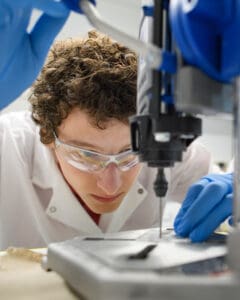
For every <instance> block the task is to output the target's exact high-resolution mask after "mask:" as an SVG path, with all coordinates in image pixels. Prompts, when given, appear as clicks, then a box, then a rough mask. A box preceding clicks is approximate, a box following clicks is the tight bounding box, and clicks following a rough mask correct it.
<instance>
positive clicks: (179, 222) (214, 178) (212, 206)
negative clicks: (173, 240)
mask: <svg viewBox="0 0 240 300" xmlns="http://www.w3.org/2000/svg"><path fill="white" fill-rule="evenodd" d="M232 192H233V174H232V173H231V174H211V175H208V176H204V177H203V178H201V179H200V180H199V181H198V182H197V183H195V184H193V185H192V186H191V187H190V189H189V190H188V193H187V195H186V198H185V200H184V201H183V204H182V206H181V208H180V210H179V212H178V214H177V216H176V218H175V221H174V230H175V232H176V234H177V235H179V236H181V237H189V238H190V239H191V240H192V242H202V241H204V240H206V239H207V238H208V237H209V236H210V235H211V233H212V232H213V231H214V230H215V229H216V228H217V227H218V226H219V225H220V224H221V223H222V222H223V221H224V220H225V219H226V218H228V217H229V216H231V214H232V207H233V205H232V198H233V195H232Z"/></svg>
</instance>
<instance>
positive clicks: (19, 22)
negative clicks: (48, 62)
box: [0, 0, 69, 109]
mask: <svg viewBox="0 0 240 300" xmlns="http://www.w3.org/2000/svg"><path fill="white" fill-rule="evenodd" d="M34 8H36V9H39V10H41V11H42V12H43V13H42V15H41V17H40V18H39V19H38V21H37V23H36V24H35V26H34V28H33V29H32V30H31V32H29V33H28V32H27V27H28V25H29V20H30V17H31V13H32V10H33V9H34ZM68 15H69V9H68V8H67V7H66V5H65V4H63V3H62V2H61V1H60V2H59V1H55V0H0V41H1V47H0V109H1V108H3V107H5V106H6V105H8V104H9V103H10V102H11V101H12V100H14V99H15V98H16V97H18V96H19V95H20V94H21V93H22V92H23V91H24V90H25V89H26V88H28V87H29V86H30V85H31V84H32V82H33V81H34V80H35V79H36V77H37V75H38V73H39V71H40V70H41V68H42V66H43V63H44V61H45V58H46V55H47V53H48V50H49V48H50V46H51V44H52V42H53V40H54V38H55V37H56V35H57V34H58V33H59V31H60V30H61V28H62V26H63V25H64V23H65V21H66V20H67V17H68Z"/></svg>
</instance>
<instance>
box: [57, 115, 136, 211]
mask: <svg viewBox="0 0 240 300" xmlns="http://www.w3.org/2000/svg"><path fill="white" fill-rule="evenodd" d="M57 134H58V138H59V140H60V141H62V142H64V143H67V144H70V145H74V146H78V147H80V148H82V149H85V150H91V151H94V152H98V153H101V154H107V155H109V154H110V155H113V154H114V155H115V154H119V153H122V152H124V151H126V150H128V149H131V141H130V131H129V126H128V125H126V124H124V123H122V122H120V121H118V120H115V119H113V120H111V121H109V122H108V123H107V124H106V128H105V129H99V128H97V127H94V126H93V125H91V123H90V119H89V116H88V114H87V113H86V112H84V111H81V110H79V109H74V110H73V111H72V112H71V113H70V114H69V116H68V117H67V118H66V119H65V120H64V121H63V122H62V124H61V125H60V126H59V127H58V131H57ZM55 153H56V158H57V161H58V163H59V166H60V168H61V171H62V173H63V176H64V178H65V180H66V181H67V182H68V184H69V185H70V186H71V187H72V189H73V190H74V192H75V193H76V194H77V195H78V196H79V197H80V198H81V199H82V201H83V202H84V203H85V204H86V205H87V207H88V208H90V210H92V211H93V212H95V213H97V214H103V213H108V212H112V211H114V210H116V209H117V208H118V207H119V205H120V204H121V202H122V200H123V198H124V197H125V195H126V194H127V193H128V191H129V189H130V188H131V186H132V185H133V183H134V181H135V179H136V177H137V176H138V173H139V171H140V169H141V165H140V164H139V163H137V164H136V165H135V166H133V167H132V168H130V169H129V170H127V171H122V170H120V169H119V167H118V166H117V165H116V163H115V162H110V163H109V164H108V165H107V166H106V167H105V168H103V169H102V170H98V171H91V172H89V171H83V170H79V168H77V167H75V166H73V164H70V163H69V162H67V160H66V159H65V158H64V156H63V155H62V152H61V146H60V147H57V148H55Z"/></svg>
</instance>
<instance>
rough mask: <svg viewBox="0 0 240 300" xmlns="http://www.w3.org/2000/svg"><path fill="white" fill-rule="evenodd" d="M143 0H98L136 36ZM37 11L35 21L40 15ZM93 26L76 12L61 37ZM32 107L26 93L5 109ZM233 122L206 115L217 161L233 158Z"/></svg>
mask: <svg viewBox="0 0 240 300" xmlns="http://www.w3.org/2000/svg"><path fill="white" fill-rule="evenodd" d="M140 6H141V0H97V9H98V11H99V12H100V15H101V16H102V17H103V18H104V20H106V21H107V22H108V23H110V24H112V26H115V27H117V28H118V29H121V30H122V31H124V32H127V33H129V34H131V35H133V36H138V28H139V22H140V12H141V9H140ZM38 15H39V14H38V13H37V12H35V13H34V15H33V18H32V24H33V23H34V22H35V20H36V19H37V17H38ZM91 28H92V26H91V25H90V24H89V23H88V21H87V20H86V17H85V16H83V15H79V14H76V13H72V14H71V16H70V17H69V19H68V21H67V22H66V24H65V26H64V28H63V29H62V31H61V32H60V34H59V35H58V36H57V39H64V38H67V37H76V36H80V37H81V36H84V35H86V33H87V31H88V30H90V29H91ZM27 107H28V103H27V101H26V93H24V94H23V95H22V96H21V97H19V99H17V100H16V101H15V102H13V103H12V104H11V105H9V107H7V108H6V109H5V110H4V111H3V112H7V111H15V110H23V109H26V108H27ZM231 137H232V124H231V122H230V121H229V120H224V119H219V118H205V117H204V121H203V136H202V137H201V138H200V140H201V141H202V142H203V143H204V144H205V145H206V146H207V148H208V149H209V150H210V151H211V152H212V154H213V156H214V160H215V161H216V162H219V161H223V162H228V161H229V160H230V159H231V157H232V140H231Z"/></svg>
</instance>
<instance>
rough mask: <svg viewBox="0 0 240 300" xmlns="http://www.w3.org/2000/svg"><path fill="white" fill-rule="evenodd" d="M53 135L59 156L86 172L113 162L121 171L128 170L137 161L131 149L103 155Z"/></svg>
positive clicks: (99, 168) (101, 168) (96, 169)
mask: <svg viewBox="0 0 240 300" xmlns="http://www.w3.org/2000/svg"><path fill="white" fill-rule="evenodd" d="M54 136H55V145H56V149H57V150H59V152H60V154H61V156H62V157H63V158H64V159H65V160H66V161H67V162H68V163H69V164H70V165H71V166H73V167H75V168H77V169H79V170H81V171H86V172H97V171H101V170H103V169H104V168H106V167H107V166H108V165H109V164H110V163H114V164H116V165H117V166H118V168H119V169H120V170H121V171H124V172H125V171H128V170H130V169H131V168H133V167H134V166H136V164H137V163H138V162H139V159H138V157H137V156H136V155H135V154H133V152H132V151H131V150H127V151H124V152H122V153H119V154H116V155H105V154H101V153H98V152H95V151H90V150H85V149H82V148H80V147H77V146H73V145H69V144H67V143H65V142H62V141H60V140H59V138H58V137H57V135H56V134H55V133H54Z"/></svg>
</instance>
